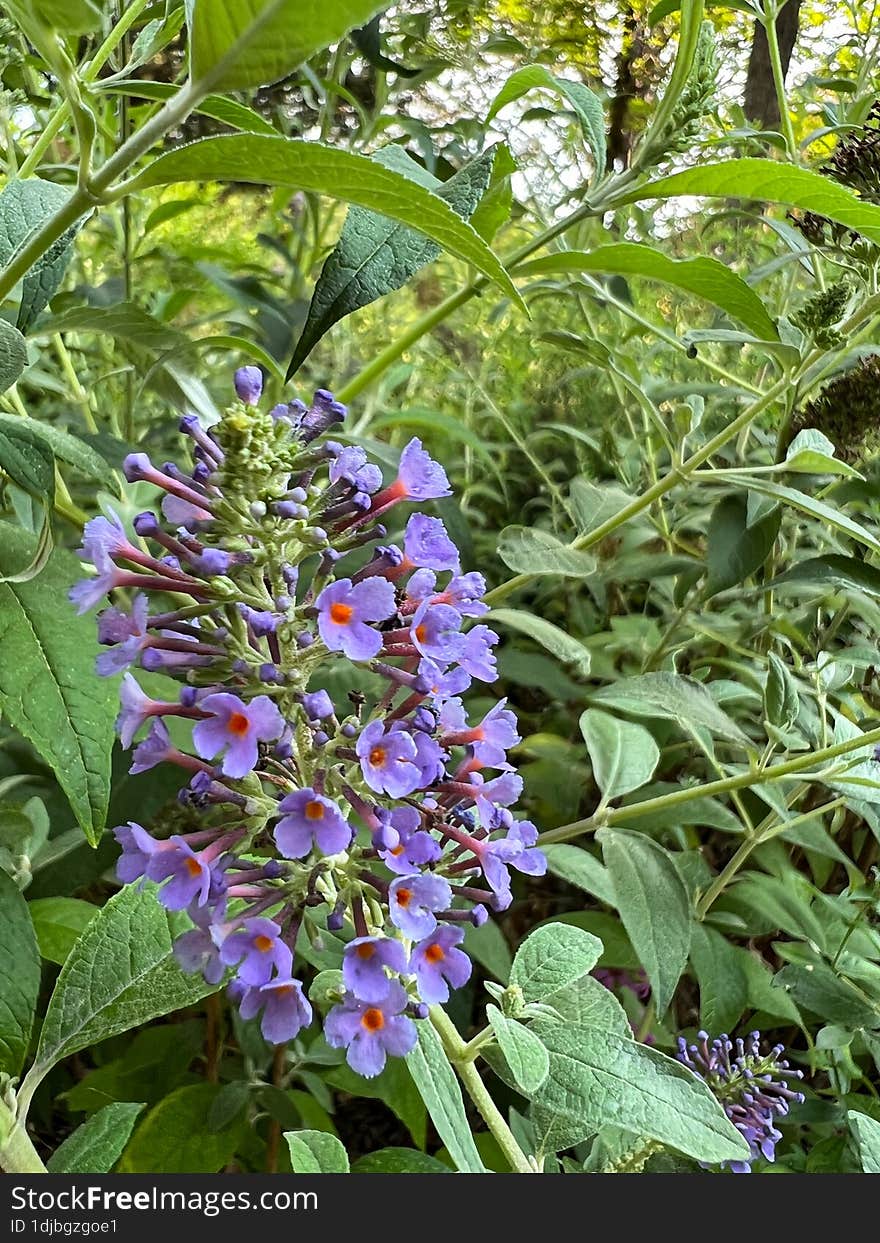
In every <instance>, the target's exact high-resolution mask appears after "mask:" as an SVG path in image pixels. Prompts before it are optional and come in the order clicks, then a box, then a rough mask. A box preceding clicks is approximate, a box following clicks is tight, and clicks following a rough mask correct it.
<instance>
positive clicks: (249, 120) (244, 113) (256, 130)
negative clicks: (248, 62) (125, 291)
mask: <svg viewBox="0 0 880 1243" xmlns="http://www.w3.org/2000/svg"><path fill="white" fill-rule="evenodd" d="M95 86H96V87H97V88H98V89H100V90H101V91H102V92H105V93H106V94H109V95H133V96H135V98H138V99H158V100H163V101H164V100H166V99H173V98H174V96H175V95H178V94H179V93H180V90H181V88H180V87H179V86H177V85H176V84H175V83H173V82H150V81H149V80H148V79H146V78H129V79H122V80H119V79H117V80H112V79H111V80H110V81H108V82H100V81H99V82H96V83H95ZM193 111H194V112H197V113H200V114H201V115H202V116H206V117H213V118H214V120H215V121H222V122H223V124H224V125H228V126H229V127H230V128H231V129H240V130H244V131H245V132H246V133H248V134H270V135H274V136H277V134H278V130H277V129H276V127H275V126H274V125H272V124H271V122H269V121H267V120H266V118H265V117H263V116H261V115H260V113H259V112H256V111H255V110H254V109H253V108H248V106H247V105H246V104H243V103H240V102H239V101H238V100H237V99H227V98H226V96H225V95H206V96H205V98H204V99H202V100H201V101H200V102H199V103H198V104H197V106H196V107H195V108H194V109H193ZM174 214H175V215H176V214H177V213H176V212H175V213H174ZM144 232H145V233H146V232H149V230H148V229H145V230H144Z"/></svg>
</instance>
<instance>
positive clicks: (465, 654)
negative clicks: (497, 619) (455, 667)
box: [456, 625, 498, 682]
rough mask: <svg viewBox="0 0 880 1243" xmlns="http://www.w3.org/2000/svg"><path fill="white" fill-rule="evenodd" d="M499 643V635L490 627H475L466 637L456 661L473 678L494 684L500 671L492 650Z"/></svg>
mask: <svg viewBox="0 0 880 1243" xmlns="http://www.w3.org/2000/svg"><path fill="white" fill-rule="evenodd" d="M497 642H498V635H497V634H496V633H495V631H494V630H490V629H489V627H488V626H482V625H481V626H474V628H473V629H472V630H469V631H468V632H467V634H466V635H465V636H464V644H463V646H462V648H461V651H460V652H459V653H458V655H457V657H456V659H457V660H458V663H459V664H460V665H461V667H462V669H466V670H467V672H468V673H469V674H470V675H471V677H472V678H479V680H480V681H481V682H494V681H495V679H496V678H497V677H498V670H497V668H496V667H495V654H494V652H493V651H492V648H493V647H494V646H495V644H496V643H497Z"/></svg>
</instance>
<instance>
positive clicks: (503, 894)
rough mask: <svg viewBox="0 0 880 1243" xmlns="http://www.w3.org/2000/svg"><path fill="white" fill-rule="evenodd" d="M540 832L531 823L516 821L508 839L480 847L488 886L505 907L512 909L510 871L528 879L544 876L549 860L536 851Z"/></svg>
mask: <svg viewBox="0 0 880 1243" xmlns="http://www.w3.org/2000/svg"><path fill="white" fill-rule="evenodd" d="M537 840H538V830H537V829H536V828H535V826H534V825H533V824H532V823H531V821H529V820H515V821H514V822H513V824H512V825H511V827H510V829H509V830H508V832H507V835H506V836H505V837H502V838H499V839H498V840H497V841H492V842H488V843H485V844H481V845H482V848H481V849H480V851H479V855H478V857H479V860H480V864H481V866H482V868H483V875H484V876H485V877H486V880H487V881H488V882H489V886H490V888H491V889H492V891H493V893H495V895H496V897H498V898H500V899H501V900H502V901H503V902H505V904H506V905H508V906H509V905H510V898H511V893H510V871H509V869H510V868H511V867H512V868H515V869H516V870H517V871H518V872H524V873H525V874H526V875H527V876H543V875H544V873H545V872H546V871H547V858H546V856H545V855H544V853H543V851H541V850H535V849H533V847H534V845H535V843H536V842H537Z"/></svg>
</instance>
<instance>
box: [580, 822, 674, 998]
mask: <svg viewBox="0 0 880 1243" xmlns="http://www.w3.org/2000/svg"><path fill="white" fill-rule="evenodd" d="M597 837H598V838H599V840H600V841H601V843H602V854H603V857H604V859H605V866H606V867H607V869H608V871H609V873H610V875H611V879H612V882H613V884H614V894H615V899H616V905H617V909H618V911H619V912H620V918H621V920H622V921H623V926H624V928H626V931H627V933H628V935H629V939H630V941H632V944H633V949H634V950H635V951H636V954H637V955H638V958H639V961H640V962H641V964H642V966H643V967H644V968H645V971H646V972H647V975H648V979H649V980H650V981H651V990H652V992H653V996H654V1004H655V1006H656V1008H657V1014H658V1015H659V1016H662V1015H664V1014H665V1013H666V1009H667V1006H668V1005H669V1003H670V1001H671V1000H672V995H673V993H674V992H675V986H676V985H677V984H678V981H679V977H680V976H681V973H682V971H684V968H685V965H686V963H687V959H688V952H689V950H690V947H691V904H690V899H689V897H688V893H687V890H686V889H685V887H684V882H683V881H682V879H681V876H680V875H679V872H678V868H677V867H676V866H675V863H674V862H673V860H672V856H671V855H670V854H669V852H668V851H667V850H664V848H663V847H662V846H661V845H659V844H658V843H657V842H655V841H653V840H652V839H651V838H650V837H645V836H644V835H643V834H642V833H632V832H630V831H629V830H626V829H601V830H600V831H599V833H598V834H597Z"/></svg>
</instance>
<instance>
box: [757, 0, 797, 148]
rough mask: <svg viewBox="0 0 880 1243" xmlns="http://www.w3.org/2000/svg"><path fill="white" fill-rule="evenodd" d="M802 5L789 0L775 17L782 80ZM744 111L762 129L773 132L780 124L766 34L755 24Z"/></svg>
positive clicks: (789, 59) (761, 27)
mask: <svg viewBox="0 0 880 1243" xmlns="http://www.w3.org/2000/svg"><path fill="white" fill-rule="evenodd" d="M801 3H802V0H788V4H786V5H785V7H784V8H783V9H781V10H780V13H779V16H778V17H777V18H776V38H777V39H778V41H779V56H780V59H781V61H782V77H783V80H784V79H785V75H786V73H788V66H789V62H790V61H791V54H792V51H793V50H794V45H795V41H796V40H797V35H798V19H799V17H800V10H801ZM743 108H744V110H745V114H746V116H747V117H748V118H749V120H750V121H752V122H755V123H757V124H760V125H761V126H762V128H763V129H775V128H776V127H777V126H778V125H779V122H780V119H781V118H780V116H779V100H778V99H777V97H776V87H775V86H774V84H773V69H772V67H771V65H770V49H769V47H768V46H767V32H766V31H765V29H764V27H763V26H762V25H761V23H760V22H755V32H754V35H753V36H752V52H751V55H750V57H749V72H748V76H747V77H746V90H745V98H744V99H743Z"/></svg>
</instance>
